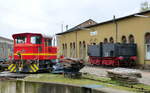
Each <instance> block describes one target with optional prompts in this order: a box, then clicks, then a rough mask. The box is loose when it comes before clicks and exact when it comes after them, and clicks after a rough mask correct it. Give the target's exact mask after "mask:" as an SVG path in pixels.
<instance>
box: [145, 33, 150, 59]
mask: <svg viewBox="0 0 150 93" xmlns="http://www.w3.org/2000/svg"><path fill="white" fill-rule="evenodd" d="M145 49H146V50H145V58H146V59H147V60H150V33H146V34H145Z"/></svg>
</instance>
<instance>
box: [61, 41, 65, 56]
mask: <svg viewBox="0 0 150 93" xmlns="http://www.w3.org/2000/svg"><path fill="white" fill-rule="evenodd" d="M62 55H63V56H64V55H65V44H62Z"/></svg>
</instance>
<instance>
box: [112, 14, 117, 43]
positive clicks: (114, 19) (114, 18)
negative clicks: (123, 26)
mask: <svg viewBox="0 0 150 93" xmlns="http://www.w3.org/2000/svg"><path fill="white" fill-rule="evenodd" d="M113 21H114V23H115V28H116V43H117V42H118V23H117V21H116V17H115V15H114V16H113Z"/></svg>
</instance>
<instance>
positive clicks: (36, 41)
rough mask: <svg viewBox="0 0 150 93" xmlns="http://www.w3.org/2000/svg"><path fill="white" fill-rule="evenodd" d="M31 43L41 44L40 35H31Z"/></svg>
mask: <svg viewBox="0 0 150 93" xmlns="http://www.w3.org/2000/svg"><path fill="white" fill-rule="evenodd" d="M31 43H32V44H41V37H40V36H31Z"/></svg>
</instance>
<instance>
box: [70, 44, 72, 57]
mask: <svg viewBox="0 0 150 93" xmlns="http://www.w3.org/2000/svg"><path fill="white" fill-rule="evenodd" d="M70 57H72V43H70Z"/></svg>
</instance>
